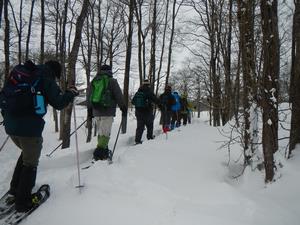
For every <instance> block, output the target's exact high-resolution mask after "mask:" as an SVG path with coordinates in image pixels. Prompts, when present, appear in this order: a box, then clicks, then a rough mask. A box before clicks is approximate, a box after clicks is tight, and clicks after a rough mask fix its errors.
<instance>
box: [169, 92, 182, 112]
mask: <svg viewBox="0 0 300 225" xmlns="http://www.w3.org/2000/svg"><path fill="white" fill-rule="evenodd" d="M173 96H174V98H175V103H174V104H173V105H172V107H171V108H172V111H174V112H177V111H179V110H180V108H181V104H180V97H179V95H178V94H177V92H174V93H173Z"/></svg>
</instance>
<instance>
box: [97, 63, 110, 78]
mask: <svg viewBox="0 0 300 225" xmlns="http://www.w3.org/2000/svg"><path fill="white" fill-rule="evenodd" d="M100 74H107V75H110V76H112V68H111V66H109V65H106V64H104V65H102V66H101V67H100Z"/></svg>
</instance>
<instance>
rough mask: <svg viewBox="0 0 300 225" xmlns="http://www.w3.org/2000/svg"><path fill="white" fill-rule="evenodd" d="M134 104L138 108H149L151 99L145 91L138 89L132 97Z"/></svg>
mask: <svg viewBox="0 0 300 225" xmlns="http://www.w3.org/2000/svg"><path fill="white" fill-rule="evenodd" d="M132 104H133V105H134V106H135V107H136V108H147V107H148V106H149V101H148V99H147V96H146V95H145V93H144V92H143V91H138V92H136V93H135V95H134V97H133V99H132Z"/></svg>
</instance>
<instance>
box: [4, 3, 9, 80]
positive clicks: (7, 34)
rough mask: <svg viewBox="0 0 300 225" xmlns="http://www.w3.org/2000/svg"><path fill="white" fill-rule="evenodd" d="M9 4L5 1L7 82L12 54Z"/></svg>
mask: <svg viewBox="0 0 300 225" xmlns="http://www.w3.org/2000/svg"><path fill="white" fill-rule="evenodd" d="M8 2H9V0H4V20H5V31H4V58H5V80H6V79H7V78H8V76H9V64H10V62H9V54H10V49H9V46H10V21H9V16H8Z"/></svg>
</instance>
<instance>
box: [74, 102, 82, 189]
mask: <svg viewBox="0 0 300 225" xmlns="http://www.w3.org/2000/svg"><path fill="white" fill-rule="evenodd" d="M73 112H74V127H75V143H76V161H77V173H78V185H77V186H76V188H82V187H84V185H82V184H81V181H80V168H79V148H78V136H77V122H76V111H75V103H73Z"/></svg>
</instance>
